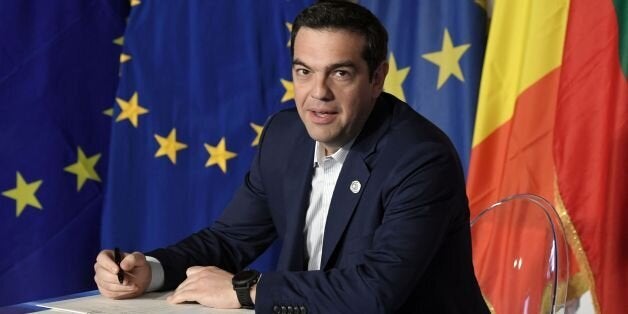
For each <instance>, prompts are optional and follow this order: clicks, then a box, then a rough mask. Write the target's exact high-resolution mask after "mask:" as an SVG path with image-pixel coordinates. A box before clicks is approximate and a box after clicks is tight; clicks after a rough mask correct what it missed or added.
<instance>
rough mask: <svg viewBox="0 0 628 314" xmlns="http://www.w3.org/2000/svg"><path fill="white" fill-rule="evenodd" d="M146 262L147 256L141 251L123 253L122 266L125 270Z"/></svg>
mask: <svg viewBox="0 0 628 314" xmlns="http://www.w3.org/2000/svg"><path fill="white" fill-rule="evenodd" d="M144 264H146V257H145V256H144V254H142V253H140V252H133V253H130V254H129V253H123V258H122V261H121V262H120V268H122V270H124V271H127V272H128V271H131V270H133V268H135V267H141V266H143V265H144Z"/></svg>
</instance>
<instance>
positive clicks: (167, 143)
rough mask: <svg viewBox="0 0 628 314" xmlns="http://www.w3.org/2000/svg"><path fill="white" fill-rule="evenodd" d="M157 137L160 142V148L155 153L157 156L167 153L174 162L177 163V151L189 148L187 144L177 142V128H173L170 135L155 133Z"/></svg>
mask: <svg viewBox="0 0 628 314" xmlns="http://www.w3.org/2000/svg"><path fill="white" fill-rule="evenodd" d="M155 139H156V140H157V143H159V149H158V150H157V153H155V158H156V157H160V156H164V155H167V156H168V159H170V161H171V162H172V163H173V164H175V165H176V164H177V151H179V150H182V149H184V148H187V147H188V146H187V145H186V144H183V143H181V142H177V129H174V128H173V129H172V130H171V131H170V134H168V137H161V136H159V135H157V134H155Z"/></svg>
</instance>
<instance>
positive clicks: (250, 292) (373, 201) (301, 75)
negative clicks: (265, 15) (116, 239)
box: [94, 2, 488, 313]
mask: <svg viewBox="0 0 628 314" xmlns="http://www.w3.org/2000/svg"><path fill="white" fill-rule="evenodd" d="M387 41H388V36H387V33H386V30H385V29H384V28H383V26H382V25H381V23H380V22H379V21H378V20H377V18H376V17H375V16H373V14H372V13H371V12H369V11H368V10H366V9H364V8H363V7H361V6H359V5H356V4H353V3H349V2H320V3H317V4H314V5H312V6H311V7H309V8H307V9H305V10H304V11H303V12H301V13H300V14H299V16H298V17H297V18H296V20H295V22H294V23H293V28H292V39H291V42H292V45H291V47H292V49H293V51H292V55H293V61H292V64H293V67H292V69H293V70H292V72H293V81H294V91H295V102H296V110H295V109H289V110H284V111H282V112H279V113H278V114H276V115H274V116H273V117H272V118H271V119H269V121H268V122H267V124H266V126H265V128H264V134H263V136H262V139H261V142H260V147H259V151H258V153H257V156H256V158H255V160H254V161H253V164H252V166H251V169H250V171H249V173H248V174H247V176H246V178H245V182H244V184H243V186H242V187H241V188H240V189H239V190H238V192H237V193H236V195H235V196H234V198H233V200H232V201H231V203H230V204H229V206H228V207H227V208H226V209H225V212H224V213H223V215H222V217H221V218H220V219H218V220H217V221H216V222H215V223H214V224H213V225H212V226H211V227H209V228H207V229H204V230H202V231H200V232H198V233H196V234H194V235H192V236H190V237H188V238H187V239H184V240H183V241H181V242H180V243H178V244H176V245H174V246H170V247H168V248H164V249H158V250H155V251H152V252H148V253H146V256H148V261H147V257H145V256H144V255H143V254H142V253H139V252H135V253H132V254H125V257H124V259H123V261H122V262H121V264H120V268H121V269H122V270H123V271H124V272H125V277H124V281H123V283H122V284H120V283H119V282H118V279H117V276H116V274H117V273H118V270H119V268H118V267H117V265H116V264H115V263H114V262H113V260H112V253H111V251H110V250H105V251H102V252H101V253H100V254H99V255H98V257H97V262H96V264H95V266H94V267H95V271H96V276H95V280H96V283H97V285H98V288H99V290H100V291H101V293H102V294H103V295H105V296H107V297H111V298H129V297H135V296H138V295H140V294H142V293H144V292H145V291H152V290H155V289H161V290H171V289H175V288H176V290H175V291H174V293H173V294H172V295H171V296H170V297H169V298H168V300H169V301H170V302H172V303H180V302H184V301H196V302H199V303H201V304H204V305H206V306H210V307H218V308H239V307H253V306H254V308H255V310H256V311H259V312H262V313H268V312H276V313H306V312H307V313H485V312H488V310H487V308H486V305H485V304H484V301H483V299H482V296H481V293H480V290H479V287H478V285H477V281H476V279H475V276H474V273H473V265H472V262H471V244H470V231H469V211H468V207H467V199H466V195H465V189H464V176H463V173H462V170H461V167H460V165H459V161H458V159H457V156H456V153H455V150H454V148H453V147H452V145H451V143H450V142H449V140H448V139H447V137H446V136H445V135H444V134H443V133H442V132H441V131H440V130H438V128H436V127H435V126H434V125H432V124H431V123H430V122H428V121H427V120H426V119H424V118H423V117H421V116H420V115H419V114H417V113H416V112H414V111H413V110H412V109H411V108H410V107H409V106H408V105H407V104H405V103H403V102H401V101H400V100H398V99H396V98H394V97H393V96H391V95H389V94H386V93H383V92H382V87H383V84H384V79H385V77H386V74H387V72H388V64H387V63H386V55H387ZM276 238H279V240H281V245H282V249H281V253H280V256H279V261H278V266H277V268H278V269H277V271H275V272H267V273H263V274H259V273H258V272H256V271H251V270H245V271H242V269H243V268H244V267H245V266H246V265H248V264H249V263H250V262H251V261H253V260H254V259H255V258H256V257H257V256H258V255H259V254H261V253H262V252H263V251H264V250H265V249H266V248H267V247H268V246H269V245H270V244H271V242H273V241H274V240H275V239H276ZM234 273H237V274H236V275H235V276H234V275H233V274H234Z"/></svg>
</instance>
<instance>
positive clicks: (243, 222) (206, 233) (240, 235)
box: [146, 118, 277, 290]
mask: <svg viewBox="0 0 628 314" xmlns="http://www.w3.org/2000/svg"><path fill="white" fill-rule="evenodd" d="M271 120H272V118H271V119H269V121H268V122H267V123H266V125H267V126H268V125H269V124H270V122H271ZM265 133H266V132H265V131H264V132H263V133H262V137H261V139H260V143H262V142H263V141H264V137H265V136H264V135H265ZM260 147H261V145H260ZM260 149H261V148H260ZM259 163H260V151H258V152H257V154H256V156H255V159H254V160H253V163H252V165H251V169H250V170H249V172H248V173H247V175H246V177H245V179H244V183H243V184H242V186H241V187H240V188H239V189H238V191H237V192H236V194H235V195H234V197H233V199H232V200H231V202H230V203H229V205H228V206H227V208H225V211H224V212H223V214H222V216H221V217H220V218H219V219H218V220H217V221H216V222H214V223H213V224H212V226H210V227H208V228H205V229H203V230H201V231H199V232H197V233H194V234H192V235H191V236H189V237H187V238H185V239H184V240H182V241H180V242H178V243H177V244H175V245H172V246H168V247H166V248H162V249H157V250H154V251H151V252H147V253H146V255H148V256H153V257H155V258H156V259H157V260H159V262H160V263H161V265H162V266H163V269H164V285H163V287H162V288H161V290H172V289H174V288H176V287H177V286H178V285H179V284H180V283H181V282H183V280H185V278H186V275H185V271H186V269H187V268H189V267H191V266H217V267H219V268H221V269H224V270H226V271H229V272H231V273H236V272H238V271H240V270H241V269H242V268H244V267H245V266H246V265H248V264H250V263H251V262H252V261H253V260H254V259H255V258H256V257H257V256H259V255H260V254H261V253H262V252H264V250H265V249H266V248H267V247H268V246H269V245H270V244H271V243H272V242H273V241H274V240H275V238H276V237H277V236H276V231H275V228H274V225H273V221H272V218H271V215H270V211H269V209H268V203H267V200H266V194H265V192H264V187H263V184H262V181H261V178H260V170H259Z"/></svg>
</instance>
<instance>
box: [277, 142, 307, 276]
mask: <svg viewBox="0 0 628 314" xmlns="http://www.w3.org/2000/svg"><path fill="white" fill-rule="evenodd" d="M295 144H296V145H295V146H294V147H295V150H294V156H293V157H294V158H291V159H290V160H289V161H287V166H286V172H285V173H284V175H287V176H290V178H291V179H288V180H286V182H287V184H286V185H285V186H284V195H285V200H286V202H285V208H286V209H285V215H286V220H285V222H286V226H285V228H286V232H285V236H284V238H283V242H284V243H283V249H282V252H283V253H284V254H286V256H282V259H280V261H279V262H280V264H282V265H278V266H280V267H281V266H283V267H286V268H287V270H292V271H301V270H305V269H306V267H305V265H306V264H305V258H306V255H305V250H304V246H305V237H304V235H303V229H304V225H305V213H306V211H307V207H308V203H309V198H310V190H311V187H312V173H313V166H312V162H313V160H314V141H313V140H312V139H310V138H309V136H307V133H305V136H301V137H300V138H299V139H298V140H297V142H296V143H295ZM304 160H305V161H307V162H303V161H304ZM282 255H283V254H282ZM284 259H285V260H284Z"/></svg>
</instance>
